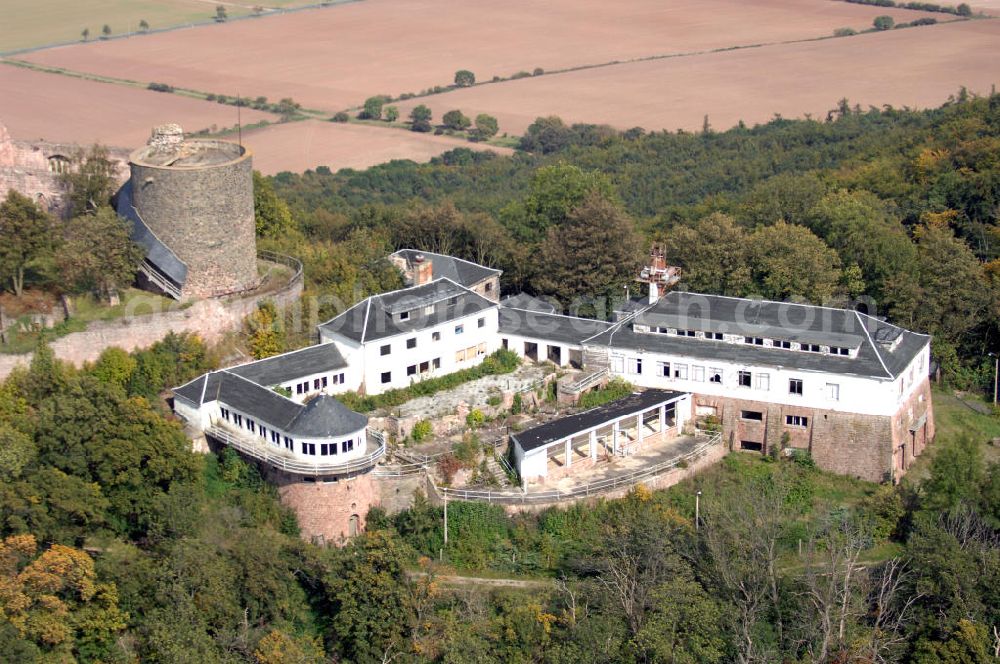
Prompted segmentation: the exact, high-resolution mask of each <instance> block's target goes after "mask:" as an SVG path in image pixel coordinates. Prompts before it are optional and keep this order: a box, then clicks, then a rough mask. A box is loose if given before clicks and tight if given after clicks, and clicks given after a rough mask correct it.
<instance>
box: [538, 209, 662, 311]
mask: <svg viewBox="0 0 1000 664" xmlns="http://www.w3.org/2000/svg"><path fill="white" fill-rule="evenodd" d="M642 253H643V252H642V240H641V238H640V237H639V234H638V233H637V232H636V230H635V224H634V223H633V222H632V220H631V219H630V218H629V217H628V215H626V214H625V213H624V212H622V210H621V209H620V208H619V207H617V206H616V205H615V204H614V203H612V202H610V201H608V200H607V199H605V198H604V197H602V196H601V195H600V194H599V193H597V192H594V193H590V194H588V195H587V197H586V198H584V200H583V202H582V203H581V204H580V205H578V206H576V207H575V208H574V209H573V210H572V211H571V212H570V214H569V216H568V217H567V218H566V220H565V222H564V223H562V224H560V225H558V226H552V227H550V228H549V229H548V232H547V234H546V236H545V240H544V241H542V243H541V245H540V246H539V249H538V254H537V258H536V261H537V262H536V268H535V276H534V278H533V279H532V280H531V284H532V287H533V289H534V290H535V291H537V292H539V293H544V294H546V295H553V296H555V297H556V298H557V299H559V301H560V302H562V303H563V305H564V306H566V305H570V304H571V303H572V302H573V301H574V300H575V299H577V298H585V299H594V300H601V299H603V298H607V297H614V296H617V295H619V294H620V293H621V291H622V288H623V286H624V285H625V284H627V283H630V282H631V281H632V280H633V279H635V275H636V274H637V271H638V269H639V266H640V265H641V263H642Z"/></svg>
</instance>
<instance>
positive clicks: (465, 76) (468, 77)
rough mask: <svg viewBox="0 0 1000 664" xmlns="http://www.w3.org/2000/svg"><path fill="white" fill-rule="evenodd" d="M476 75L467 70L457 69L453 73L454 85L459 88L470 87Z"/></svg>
mask: <svg viewBox="0 0 1000 664" xmlns="http://www.w3.org/2000/svg"><path fill="white" fill-rule="evenodd" d="M475 82H476V75H475V74H473V73H472V72H471V71H469V70H468V69H459V70H458V71H457V72H455V85H457V86H458V87H460V88H467V87H469V86H470V85H473V84H475Z"/></svg>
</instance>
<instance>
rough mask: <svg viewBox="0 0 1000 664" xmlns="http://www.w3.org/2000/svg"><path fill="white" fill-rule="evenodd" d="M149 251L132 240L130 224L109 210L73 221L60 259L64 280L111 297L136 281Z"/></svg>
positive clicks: (58, 258) (59, 263)
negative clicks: (141, 264) (140, 266)
mask: <svg viewBox="0 0 1000 664" xmlns="http://www.w3.org/2000/svg"><path fill="white" fill-rule="evenodd" d="M143 256H145V251H144V250H143V249H142V248H141V247H139V245H137V244H136V243H134V242H133V241H132V238H131V229H130V227H129V224H128V222H126V221H125V220H124V219H122V218H121V217H119V216H118V215H117V214H115V212H114V210H112V209H111V208H109V207H101V208H100V209H98V210H97V211H96V212H94V213H92V214H85V215H82V216H79V217H76V218H75V219H72V220H70V222H69V225H68V226H67V228H66V240H65V242H64V244H63V245H62V247H61V248H60V249H59V252H58V254H57V256H56V262H57V263H58V265H59V268H60V280H61V281H62V282H63V284H64V285H66V286H67V287H69V288H72V289H75V290H90V291H93V292H95V293H97V294H98V295H99V296H100V297H103V298H106V299H107V298H110V297H111V296H112V295H114V294H115V293H116V292H117V291H118V290H120V289H121V288H124V287H125V286H128V285H129V284H131V283H132V281H133V279H134V278H135V273H136V270H137V269H138V267H139V262H140V261H141V260H142V258H143Z"/></svg>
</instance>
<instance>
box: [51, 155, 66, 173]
mask: <svg viewBox="0 0 1000 664" xmlns="http://www.w3.org/2000/svg"><path fill="white" fill-rule="evenodd" d="M70 164H71V162H70V160H69V158H68V157H64V156H63V155H61V154H54V155H52V156H51V157H49V172H50V173H69V170H70Z"/></svg>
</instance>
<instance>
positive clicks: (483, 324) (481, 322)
mask: <svg viewBox="0 0 1000 664" xmlns="http://www.w3.org/2000/svg"><path fill="white" fill-rule="evenodd" d="M476 326H477V327H486V319H485V318H480V319H479V320H477V321H476Z"/></svg>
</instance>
